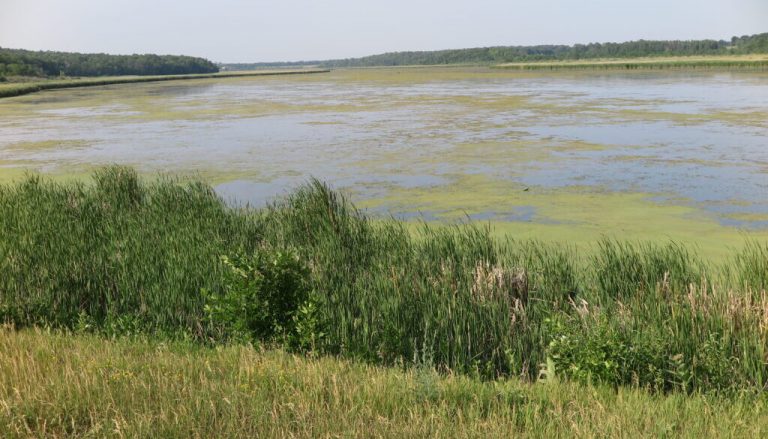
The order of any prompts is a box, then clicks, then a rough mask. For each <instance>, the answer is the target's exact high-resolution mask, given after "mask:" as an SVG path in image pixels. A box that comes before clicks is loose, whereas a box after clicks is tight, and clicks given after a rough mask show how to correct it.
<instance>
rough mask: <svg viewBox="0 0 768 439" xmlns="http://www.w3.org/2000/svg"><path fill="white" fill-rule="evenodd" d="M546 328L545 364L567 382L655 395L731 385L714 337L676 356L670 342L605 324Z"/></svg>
mask: <svg viewBox="0 0 768 439" xmlns="http://www.w3.org/2000/svg"><path fill="white" fill-rule="evenodd" d="M548 325H549V327H550V331H551V333H552V334H553V337H552V340H551V342H550V343H549V350H548V354H549V360H550V361H551V362H552V363H554V368H555V370H556V372H557V373H558V374H561V375H563V376H566V377H568V378H572V379H576V380H578V381H581V382H601V383H605V384H610V385H614V386H619V385H633V386H639V387H644V388H649V389H652V390H657V391H669V390H680V391H684V392H694V391H727V390H729V389H730V388H731V387H733V386H735V385H737V380H736V379H735V376H734V363H733V359H732V358H731V357H730V355H729V350H728V346H727V343H726V342H725V339H724V338H723V337H721V336H719V335H717V334H710V335H709V336H708V337H707V339H705V340H702V341H701V342H699V343H696V344H697V347H698V349H697V350H696V352H695V353H694V354H689V355H685V354H682V353H676V348H675V344H674V340H673V339H669V338H662V337H661V336H659V335H658V334H656V333H654V332H640V331H636V330H632V329H627V328H622V327H621V325H618V324H616V322H610V321H608V320H607V319H605V318H598V319H597V321H594V322H589V323H588V324H583V323H582V322H574V321H570V322H567V323H564V322H563V321H561V320H557V319H554V320H550V321H548Z"/></svg>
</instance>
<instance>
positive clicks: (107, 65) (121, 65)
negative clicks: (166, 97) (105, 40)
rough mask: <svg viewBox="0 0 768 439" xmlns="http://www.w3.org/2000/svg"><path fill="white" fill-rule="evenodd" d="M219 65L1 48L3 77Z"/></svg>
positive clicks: (201, 69) (196, 69)
mask: <svg viewBox="0 0 768 439" xmlns="http://www.w3.org/2000/svg"><path fill="white" fill-rule="evenodd" d="M218 71H219V68H218V67H217V66H216V64H214V63H212V62H211V61H208V60H207V59H203V58H196V57H191V56H178V55H153V54H143V55H136V54H134V55H107V54H104V53H74V52H53V51H31V50H21V49H7V48H2V47H0V77H4V76H32V77H76V76H122V75H182V74H191V73H216V72H218Z"/></svg>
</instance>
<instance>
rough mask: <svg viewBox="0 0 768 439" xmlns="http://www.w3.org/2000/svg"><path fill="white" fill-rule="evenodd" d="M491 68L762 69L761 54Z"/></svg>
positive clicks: (764, 65)
mask: <svg viewBox="0 0 768 439" xmlns="http://www.w3.org/2000/svg"><path fill="white" fill-rule="evenodd" d="M493 67H494V68H501V69H513V70H708V69H712V70H747V71H754V70H758V71H760V70H766V69H768V59H766V57H765V56H762V55H748V56H730V57H729V56H710V57H706V56H705V57H646V58H629V59H602V60H573V61H555V62H550V61H540V62H523V63H506V64H499V65H496V66H493Z"/></svg>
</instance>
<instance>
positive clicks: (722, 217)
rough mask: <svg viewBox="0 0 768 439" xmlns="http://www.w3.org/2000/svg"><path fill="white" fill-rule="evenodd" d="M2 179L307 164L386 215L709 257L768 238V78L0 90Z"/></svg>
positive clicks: (461, 72) (257, 184) (488, 72)
mask: <svg viewBox="0 0 768 439" xmlns="http://www.w3.org/2000/svg"><path fill="white" fill-rule="evenodd" d="M0 133H1V134H2V135H0V176H2V179H3V180H6V181H7V180H11V179H15V178H18V176H19V175H21V173H22V172H23V171H24V170H37V171H41V172H45V173H49V174H51V175H53V176H55V177H57V178H58V177H62V176H64V177H66V176H81V175H84V173H87V172H88V171H89V170H90V169H92V168H93V167H95V166H100V165H104V164H109V163H119V164H126V165H131V166H135V167H136V168H137V169H139V170H140V171H141V172H142V173H146V174H150V175H152V174H157V173H173V174H183V175H191V174H193V175H198V176H200V177H202V178H205V179H206V180H208V181H210V182H212V183H213V184H215V185H216V187H217V190H218V191H219V192H220V193H221V194H222V195H223V196H224V197H225V198H227V199H228V200H230V201H231V202H233V203H248V204H251V205H254V206H260V205H264V204H265V203H266V202H268V201H269V200H272V199H274V197H276V196H279V195H281V194H284V193H287V192H288V191H290V189H292V188H294V187H296V186H297V185H299V184H301V183H302V182H305V181H307V179H308V178H310V177H311V176H314V177H317V178H319V179H321V180H324V181H326V182H328V183H329V184H331V185H332V186H334V187H336V188H339V189H341V190H343V191H344V192H346V193H347V194H349V196H350V197H351V198H352V199H353V200H354V201H355V202H356V203H357V204H358V205H359V206H361V207H363V208H365V209H366V210H367V211H368V212H370V213H371V214H374V215H393V216H395V217H397V218H402V219H411V220H413V219H424V220H427V221H447V222H455V221H464V220H467V219H472V220H478V221H484V222H486V221H490V222H492V223H493V224H494V227H495V229H498V230H500V231H502V232H504V233H508V234H511V235H513V236H520V237H536V238H541V239H562V240H569V241H574V242H579V241H589V240H594V239H597V238H598V237H600V236H602V235H616V236H623V237H629V238H638V239H649V238H650V239H657V238H664V239H667V238H673V239H680V240H685V241H695V242H697V243H699V244H701V245H702V246H703V247H706V248H707V249H708V250H711V251H719V250H718V249H719V248H720V247H724V246H727V245H730V244H731V243H733V242H735V241H734V240H735V239H737V238H739V237H740V236H743V234H745V233H746V234H748V235H749V236H757V237H761V236H768V74H765V73H728V72H631V73H624V72H575V73H542V72H535V73H526V72H511V71H504V70H494V69H485V68H401V69H395V68H392V69H369V70H368V69H361V70H338V71H333V72H331V73H327V74H316V75H295V76H293V75H292V76H285V77H255V78H233V79H219V80H192V81H178V82H161V83H147V84H127V85H116V86H107V87H93V88H80V89H68V90H57V91H48V92H43V93H38V94H34V95H29V96H23V97H18V98H11V99H3V100H0Z"/></svg>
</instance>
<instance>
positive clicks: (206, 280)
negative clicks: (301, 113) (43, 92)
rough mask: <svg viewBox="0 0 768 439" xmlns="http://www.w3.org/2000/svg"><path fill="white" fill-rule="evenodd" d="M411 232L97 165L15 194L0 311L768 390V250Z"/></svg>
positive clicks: (371, 354) (500, 371)
mask: <svg viewBox="0 0 768 439" xmlns="http://www.w3.org/2000/svg"><path fill="white" fill-rule="evenodd" d="M598 247H599V248H598V249H597V250H596V251H594V252H593V253H591V254H581V253H579V252H578V251H577V250H576V249H574V248H570V247H569V246H567V245H553V244H542V243H539V242H536V241H530V240H525V241H518V240H515V239H514V237H509V238H507V239H504V240H501V239H497V238H493V237H492V235H491V233H490V230H489V229H488V228H486V227H483V226H481V225H472V224H470V225H464V226H439V225H438V226H435V225H429V224H424V225H423V226H422V227H421V228H420V229H419V230H417V231H415V232H414V231H413V230H411V229H409V228H407V227H406V226H405V225H404V224H403V223H401V222H398V221H395V220H381V219H376V220H371V219H369V218H367V217H366V216H365V215H363V214H362V213H360V212H359V211H357V210H356V209H355V208H354V206H353V205H351V204H350V203H349V202H347V201H346V200H345V199H344V198H343V197H342V196H341V195H340V194H338V193H336V192H334V191H332V190H330V189H329V188H328V187H326V186H325V185H323V184H321V183H319V182H310V183H308V184H307V185H306V186H304V187H302V188H300V189H299V190H297V191H296V192H295V193H293V194H292V195H290V196H288V197H286V198H285V199H283V200H282V201H279V202H278V203H276V204H274V205H272V206H270V207H269V208H266V209H262V210H248V209H235V208H231V207H228V206H227V205H226V204H225V203H224V202H223V201H222V200H221V199H219V198H218V197H217V196H216V195H215V193H214V192H213V190H212V189H211V188H210V187H209V186H207V185H206V184H203V183H181V182H178V181H175V180H173V179H168V178H162V179H159V180H157V181H152V182H149V181H143V180H141V179H139V178H138V176H137V175H136V173H135V171H133V170H131V169H128V168H120V167H111V168H106V169H103V170H100V171H98V172H97V173H96V174H95V175H94V177H93V184H89V185H84V184H82V183H53V182H50V181H46V180H44V179H42V178H40V177H36V176H31V177H28V178H27V179H25V180H23V181H21V182H18V183H16V184H13V185H4V186H2V189H0V273H2V276H1V277H0V320H2V321H4V322H5V323H8V324H13V325H15V326H16V327H18V328H22V327H28V326H38V327H52V328H63V329H68V330H76V331H85V332H95V333H99V334H103V335H108V336H118V335H126V334H144V335H150V336H155V337H161V338H166V339H185V340H194V341H196V342H197V343H203V344H221V343H223V344H229V343H242V342H246V343H253V344H256V345H265V344H266V345H278V346H282V347H284V348H286V349H289V350H293V351H297V352H311V353H313V354H316V355H319V354H324V355H333V356H341V357H347V358H353V359H356V360H359V361H362V362H367V363H372V364H379V365H390V366H391V365H406V366H408V365H410V366H418V367H423V366H426V367H429V368H434V369H435V370H438V371H441V372H444V373H460V374H468V375H473V376H478V377H482V378H486V379H491V378H499V377H510V376H516V377H520V378H522V379H524V380H528V381H531V380H536V379H537V378H544V379H547V378H549V379H554V378H555V377H557V378H558V379H561V378H562V379H566V378H567V379H571V380H575V381H580V382H583V383H600V384H603V385H608V386H630V387H634V388H642V389H646V390H648V391H650V392H661V393H667V392H681V393H699V392H704V393H715V394H724V395H735V394H743V393H749V394H760V393H761V392H762V391H763V389H764V388H765V386H766V384H767V383H768V364H767V362H766V358H767V353H766V346H767V345H768V344H767V343H768V335H767V331H768V314H767V311H766V310H768V297H767V296H766V292H765V290H766V287H767V286H768V246H766V245H765V244H763V243H757V242H752V243H749V245H746V246H745V247H744V249H743V250H741V251H740V252H739V253H737V254H734V255H733V257H732V258H731V259H729V260H728V261H727V263H725V264H723V265H712V264H710V263H707V262H706V261H705V259H704V258H703V257H702V256H701V255H697V254H695V253H694V252H692V251H690V250H689V249H688V248H686V247H685V246H683V245H680V244H677V243H674V242H669V243H667V244H664V245H659V244H643V243H633V242H623V241H616V240H612V239H605V240H603V241H602V242H601V243H600V245H599V246H598Z"/></svg>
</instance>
